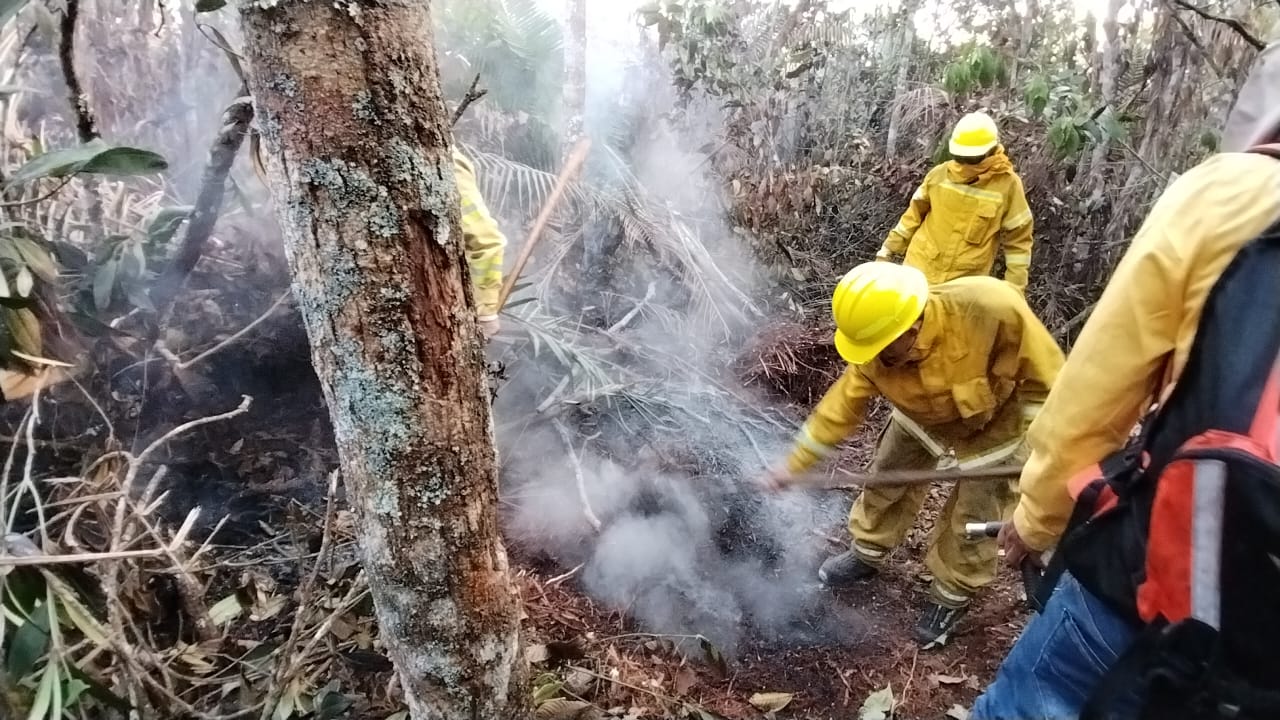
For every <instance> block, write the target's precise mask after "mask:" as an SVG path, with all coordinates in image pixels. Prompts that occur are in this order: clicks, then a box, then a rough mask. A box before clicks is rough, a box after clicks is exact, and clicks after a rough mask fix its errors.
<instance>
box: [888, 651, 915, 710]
mask: <svg viewBox="0 0 1280 720" xmlns="http://www.w3.org/2000/svg"><path fill="white" fill-rule="evenodd" d="M919 659H920V648H918V647H916V648H912V653H911V671H910V672H908V673H907V682H906V684H905V685H903V686H902V695H901V696H900V697H899V698H898V703H897V704H896V705H894V711H895V713H894V714H897V713H896V711H897V710H898V709H899V708H905V707H906V706H907V698H909V697H911V683H913V682H915V679H916V661H918V660H919Z"/></svg>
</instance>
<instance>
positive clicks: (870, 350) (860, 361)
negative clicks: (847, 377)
mask: <svg viewBox="0 0 1280 720" xmlns="http://www.w3.org/2000/svg"><path fill="white" fill-rule="evenodd" d="M892 342H893V341H892V340H890V341H889V343H892ZM889 343H886V344H885V346H884V347H869V346H866V345H859V344H858V343H855V342H854V341H852V340H850V339H849V336H847V335H845V334H844V333H842V332H840V331H839V330H837V331H836V352H838V353H840V357H842V358H844V361H845V362H847V363H849V364H850V365H866V364H867V363H869V362H871V361H872V360H875V359H876V356H877V355H879V354H880V351H881V350H884V348H885V347H888V346H889Z"/></svg>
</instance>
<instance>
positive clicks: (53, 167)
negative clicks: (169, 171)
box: [7, 140, 169, 187]
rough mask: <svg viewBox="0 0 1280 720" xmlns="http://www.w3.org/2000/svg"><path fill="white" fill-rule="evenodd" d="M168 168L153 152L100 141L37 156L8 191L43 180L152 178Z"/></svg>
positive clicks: (16, 174) (15, 176) (12, 179)
mask: <svg viewBox="0 0 1280 720" xmlns="http://www.w3.org/2000/svg"><path fill="white" fill-rule="evenodd" d="M168 167H169V164H168V163H167V162H165V159H164V158H163V157H161V156H160V155H157V154H156V153H153V152H151V151H150V150H141V149H138V148H133V147H125V146H112V145H108V144H106V143H105V142H103V141H101V140H93V141H92V142H88V143H85V144H83V145H80V146H77V147H73V148H66V149H63V150H53V151H50V152H47V153H43V154H40V155H37V156H35V157H33V158H31V159H30V160H28V161H27V162H26V164H24V165H23V166H22V167H20V168H18V169H17V171H15V172H14V173H13V176H12V177H10V178H9V182H8V184H7V186H8V187H13V186H15V185H20V184H22V183H26V182H31V181H32V180H39V179H41V178H46V177H52V178H65V177H70V176H72V175H77V174H85V175H149V174H151V173H156V172H160V171H162V170H165V169H166V168H168Z"/></svg>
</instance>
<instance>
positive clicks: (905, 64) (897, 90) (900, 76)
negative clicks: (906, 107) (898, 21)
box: [884, 0, 920, 160]
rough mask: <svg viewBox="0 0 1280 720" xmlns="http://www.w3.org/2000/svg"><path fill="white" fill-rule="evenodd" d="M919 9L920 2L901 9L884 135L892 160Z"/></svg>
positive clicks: (913, 1) (910, 2) (914, 0)
mask: <svg viewBox="0 0 1280 720" xmlns="http://www.w3.org/2000/svg"><path fill="white" fill-rule="evenodd" d="M919 8H920V0H907V3H906V4H905V6H904V7H903V9H902V14H903V19H902V31H901V32H902V35H901V36H900V40H899V44H898V48H897V51H896V52H895V53H894V55H895V56H896V57H895V60H897V70H895V72H894V76H893V96H892V97H891V98H890V99H889V130H888V132H887V133H886V134H885V143H884V153H885V157H886V158H889V159H891V160H892V159H893V158H894V157H895V156H896V155H897V153H898V135H899V133H900V132H901V129H900V128H901V125H902V106H901V103H902V97H903V95H905V94H906V93H907V81H908V80H909V79H910V78H911V58H912V55H913V53H912V48H913V47H914V45H915V39H916V26H915V14H916V11H917V10H918V9H919Z"/></svg>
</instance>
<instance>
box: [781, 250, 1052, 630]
mask: <svg viewBox="0 0 1280 720" xmlns="http://www.w3.org/2000/svg"><path fill="white" fill-rule="evenodd" d="M832 311H833V315H834V316H835V321H836V327H837V331H836V334H835V345H836V349H837V350H838V351H839V353H840V355H841V356H842V357H843V358H844V359H845V360H846V361H847V362H849V367H848V368H847V369H846V370H845V372H844V374H843V375H842V376H841V377H840V379H839V380H837V381H836V383H835V385H834V386H833V387H832V388H831V389H830V390H829V391H828V392H827V394H826V395H825V396H824V397H823V398H822V400H821V401H820V402H819V403H818V406H817V408H816V409H815V410H814V411H813V413H812V414H811V415H810V416H809V419H808V420H807V421H806V422H805V424H804V426H803V427H802V428H801V429H800V432H799V433H798V435H797V436H796V439H795V443H794V446H793V449H792V451H791V454H790V456H789V457H788V458H787V459H786V462H785V464H779V465H777V466H775V468H774V469H773V470H771V471H770V472H769V474H768V476H767V477H766V480H765V484H766V485H767V486H768V487H770V488H773V489H778V488H782V487H785V486H786V485H788V484H789V482H790V480H791V478H792V477H793V476H794V475H795V474H796V473H800V472H802V471H804V470H806V469H808V468H809V467H811V466H812V465H814V464H815V463H817V462H818V461H819V460H821V459H823V458H824V457H827V456H828V455H830V454H831V453H832V452H833V451H834V450H835V448H836V446H837V445H838V444H839V443H840V442H841V441H842V440H844V439H845V438H846V437H848V436H849V435H850V434H852V433H853V432H854V431H855V430H856V429H857V428H858V426H859V425H860V424H861V423H862V421H863V419H864V416H865V414H866V410H867V406H868V403H869V402H870V401H871V400H872V399H873V398H874V397H876V396H883V397H884V398H886V399H888V400H889V401H890V402H891V403H892V404H893V415H892V419H891V420H890V422H889V425H888V427H887V428H886V429H885V431H884V434H883V435H882V436H881V438H880V443H879V447H878V449H877V451H876V457H875V461H874V469H875V470H876V471H882V470H933V469H935V468H946V467H956V468H959V469H972V468H979V467H986V466H990V465H997V464H1003V463H1009V462H1017V461H1018V460H1019V459H1020V458H1021V447H1022V444H1023V442H1022V436H1023V432H1024V429H1025V427H1026V425H1027V424H1028V419H1029V418H1031V417H1033V416H1034V414H1035V413H1036V412H1037V410H1038V409H1039V407H1040V403H1042V402H1043V400H1044V398H1045V396H1046V395H1047V394H1048V392H1049V386H1050V385H1051V384H1052V383H1053V379H1054V377H1055V376H1056V375H1057V373H1058V368H1059V367H1061V365H1062V363H1063V356H1062V351H1061V350H1060V349H1059V348H1058V345H1057V344H1056V343H1055V342H1054V340H1053V337H1052V336H1050V334H1049V332H1048V330H1046V329H1045V327H1044V326H1043V325H1042V324H1041V323H1040V321H1039V320H1038V319H1037V318H1036V316H1035V315H1034V314H1033V313H1032V312H1031V309H1030V308H1029V307H1028V306H1027V303H1026V301H1025V300H1024V299H1023V298H1022V296H1020V295H1019V294H1018V293H1017V292H1016V291H1015V290H1013V289H1012V288H1011V287H1010V286H1009V285H1008V284H1007V283H1004V282H1002V281H1000V280H997V279H995V278H992V277H970V278H960V279H957V280H952V281H950V282H946V283H942V284H940V285H935V286H933V287H932V288H930V286H929V283H928V281H927V280H926V278H925V275H924V273H922V272H921V271H919V270H917V269H915V268H913V267H910V266H907V265H896V264H893V263H874V262H873V263H865V264H863V265H859V266H858V267H856V268H854V269H853V270H851V271H849V273H848V274H847V275H845V276H844V278H843V279H842V280H841V281H840V283H839V285H837V286H836V289H835V293H834V296H833V298H832ZM927 494H928V486H927V485H911V486H898V487H874V488H866V489H864V490H863V492H862V494H861V495H859V496H858V499H857V501H856V502H855V503H854V505H853V510H852V512H851V513H850V515H849V533H850V534H851V535H852V537H853V542H852V544H851V547H850V549H849V550H848V551H847V552H844V553H841V554H839V555H836V556H834V557H832V558H830V559H828V560H827V561H826V562H825V563H823V565H822V567H821V569H820V570H819V571H818V578H819V579H820V580H821V581H822V582H823V583H824V584H826V585H828V586H833V587H842V586H848V585H852V584H854V583H857V582H858V581H861V580H867V579H869V578H871V577H872V576H874V575H875V574H876V573H877V572H878V571H879V570H880V568H881V567H882V566H883V565H884V563H885V561H886V560H887V558H888V556H889V554H890V552H891V551H892V550H893V549H894V548H895V547H896V546H897V545H898V544H900V543H901V542H902V540H903V538H904V537H905V536H906V534H907V532H908V531H909V530H910V529H911V526H912V524H913V523H914V521H915V516H916V514H917V512H918V511H919V510H920V506H921V505H922V503H923V502H924V500H925V497H926V495H927ZM1014 499H1015V494H1014V490H1013V487H1012V483H1011V482H1010V481H970V482H960V483H957V484H956V486H955V488H954V489H953V490H952V492H951V496H950V498H949V499H948V500H947V503H946V507H945V508H944V509H943V512H942V516H941V517H940V518H939V520H938V524H937V526H936V527H935V528H934V532H933V538H932V540H931V543H930V547H929V551H928V556H927V557H926V559H925V563H926V565H927V566H928V568H929V571H930V572H931V573H932V574H933V578H934V579H933V583H932V587H931V591H930V601H929V602H928V604H927V605H926V607H925V610H924V613H923V615H922V616H921V618H920V622H919V624H918V625H917V627H916V637H917V639H918V640H919V641H920V643H921V644H922V645H924V646H926V647H929V646H933V645H941V644H945V643H946V641H947V638H948V635H949V633H950V632H951V631H952V629H953V628H954V627H955V625H956V623H957V622H958V621H959V620H960V618H961V617H962V616H963V615H964V613H965V610H966V608H967V607H968V605H969V601H970V598H972V597H973V595H974V594H975V593H977V592H978V591H979V590H980V589H981V588H983V587H984V586H986V585H987V584H988V583H990V582H991V580H992V579H993V578H994V577H995V572H996V564H997V563H996V543H995V540H994V539H979V540H970V539H967V538H966V536H965V533H964V529H965V523H967V522H985V521H989V520H992V519H995V518H1002V517H1006V516H1007V514H1008V512H1009V510H1010V509H1011V508H1012V504H1013V501H1014Z"/></svg>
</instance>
